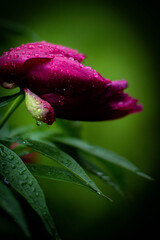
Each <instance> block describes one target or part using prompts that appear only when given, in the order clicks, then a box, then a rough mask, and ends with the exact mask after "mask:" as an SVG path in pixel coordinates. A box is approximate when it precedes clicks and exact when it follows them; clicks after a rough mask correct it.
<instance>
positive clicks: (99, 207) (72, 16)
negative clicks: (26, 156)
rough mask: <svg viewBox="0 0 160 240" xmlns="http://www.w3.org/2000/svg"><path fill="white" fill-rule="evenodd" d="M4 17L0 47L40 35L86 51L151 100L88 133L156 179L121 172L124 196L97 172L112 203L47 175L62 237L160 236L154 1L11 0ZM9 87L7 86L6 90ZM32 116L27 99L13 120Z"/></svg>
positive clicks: (3, 229)
mask: <svg viewBox="0 0 160 240" xmlns="http://www.w3.org/2000/svg"><path fill="white" fill-rule="evenodd" d="M0 18H1V20H0V30H1V35H0V51H1V53H2V52H3V51H5V50H8V49H9V48H10V47H16V46H18V45H20V44H22V43H27V42H33V41H39V40H40V41H41V40H45V41H47V42H51V43H55V44H61V45H64V46H68V47H71V48H74V49H77V50H78V51H80V52H82V53H85V54H86V55H87V59H86V60H85V62H84V63H85V65H88V66H91V67H92V68H93V69H96V70H97V71H98V72H100V73H101V74H102V76H104V77H106V78H109V79H110V80H121V79H126V80H127V81H128V83H129V89H127V92H129V93H130V94H131V95H132V96H133V97H135V98H138V99H139V100H140V102H141V103H142V104H143V105H144V111H143V112H142V113H140V114H135V115H131V116H127V117H125V118H123V119H120V120H115V121H108V122H95V123H92V122H87V123H86V122H84V123H83V130H82V135H83V138H84V139H85V140H87V141H89V142H90V143H94V144H97V145H99V146H102V147H105V148H108V149H110V150H113V151H115V152H117V153H119V154H121V155H122V156H125V157H126V158H128V159H129V160H130V161H131V162H133V163H135V164H136V165H137V166H138V167H139V168H140V169H141V170H142V171H143V172H146V173H147V174H149V175H151V176H152V177H154V178H155V179H156V182H149V181H147V180H145V179H142V178H141V177H138V176H136V175H133V174H132V173H129V172H127V171H121V172H120V174H121V175H122V180H123V181H122V187H123V190H124V192H125V194H126V199H122V198H121V197H120V196H119V195H118V194H117V193H116V192H114V191H113V190H112V189H111V188H109V187H108V186H107V185H106V184H104V183H102V182H101V181H100V180H98V179H97V178H95V177H93V176H91V177H93V179H94V180H95V181H96V183H97V184H98V185H99V186H100V188H101V189H102V190H103V191H104V192H105V193H106V194H107V195H108V196H110V197H112V198H113V199H114V203H113V204H111V203H109V202H107V201H106V200H104V199H101V198H100V197H98V196H97V195H96V194H93V193H90V192H88V191H87V190H84V189H82V188H80V187H77V186H74V185H71V184H67V183H59V182H53V181H49V180H40V181H39V182H40V185H41V186H42V188H43V190H44V192H45V194H46V200H47V204H48V207H49V209H50V211H51V213H52V215H53V217H54V220H55V222H56V225H57V228H58V230H59V233H60V235H61V236H62V239H64V240H65V239H66V240H81V239H83V240H86V239H110V240H111V239H118V238H119V237H121V238H123V239H135V238H136V237H137V236H138V235H139V234H143V235H142V236H144V237H145V236H150V237H152V239H154V236H155V237H156V234H157V233H158V229H157V228H156V223H157V218H158V215H159V212H160V211H159V203H158V201H159V169H160V164H159V154H158V147H159V142H158V141H159V131H158V128H159V121H158V120H159V82H158V80H159V70H158V67H159V66H158V58H159V32H158V27H159V17H158V9H157V7H156V4H155V3H154V1H153V2H152V3H151V2H150V3H149V2H146V1H145V2H144V1H141V2H137V3H136V2H135V1H129V2H128V1H124V0H122V1H118V0H117V1H116V0H114V1H101V0H99V1H63V0H61V1H59V2H58V1H48V0H46V1H26V0H23V1H5V2H3V3H1V15H0ZM10 93H11V92H10V91H6V90H3V89H2V88H0V95H1V96H3V95H5V94H10ZM31 123H33V124H35V122H34V120H33V119H32V117H31V116H30V115H29V114H28V112H27V110H26V108H25V106H24V105H23V106H21V107H20V108H19V109H18V110H17V111H16V112H15V113H14V114H13V116H12V117H11V119H10V124H11V125H12V126H13V127H14V126H20V125H24V124H31ZM52 127H54V126H52ZM19 198H20V197H19ZM20 200H21V202H22V205H23V206H24V209H25V214H26V217H27V219H28V221H29V225H30V228H31V231H32V233H33V239H35V237H37V233H40V234H41V236H42V237H45V238H46V239H49V236H48V235H47V233H46V232H45V230H44V228H43V225H42V223H41V221H40V220H39V218H38V217H37V216H36V214H35V213H34V212H33V211H32V210H31V209H30V207H29V206H28V205H27V203H26V202H25V201H23V199H21V198H20ZM0 214H1V215H0V236H2V237H8V238H9V239H15V237H16V239H22V238H24V237H23V233H22V232H21V230H20V229H19V228H18V226H17V225H16V224H14V223H13V222H12V220H11V219H10V218H9V217H8V216H7V215H6V214H5V213H4V212H3V211H2V210H1V211H0ZM8 229H9V230H8ZM8 238H7V239H8Z"/></svg>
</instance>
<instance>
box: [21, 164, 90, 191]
mask: <svg viewBox="0 0 160 240" xmlns="http://www.w3.org/2000/svg"><path fill="white" fill-rule="evenodd" d="M26 166H27V168H28V169H29V171H30V172H31V173H32V174H33V175H34V176H37V177H41V178H47V179H51V180H56V181H63V182H69V183H74V184H77V185H80V186H82V187H85V188H87V189H88V190H90V191H93V189H92V188H91V187H89V186H88V185H87V184H86V182H85V181H83V180H81V179H80V178H78V177H76V176H75V175H74V174H73V173H71V172H69V171H68V170H66V169H63V168H59V167H53V166H47V165H41V164H30V163H27V164H26ZM94 192H95V191H94Z"/></svg>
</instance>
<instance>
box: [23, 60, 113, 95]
mask: <svg viewBox="0 0 160 240" xmlns="http://www.w3.org/2000/svg"><path fill="white" fill-rule="evenodd" d="M110 83H111V81H109V80H107V79H105V78H103V77H102V76H101V75H100V74H99V73H98V72H96V71H95V70H93V69H91V68H90V67H85V66H84V65H82V64H81V63H79V62H77V61H73V60H71V59H68V58H66V57H58V56H56V57H55V58H54V59H52V60H50V61H49V62H46V63H44V64H43V63H42V64H37V65H35V66H34V65H33V66H32V68H31V69H30V70H29V71H28V74H27V83H26V84H27V87H29V88H30V89H32V90H33V91H34V92H36V93H49V92H51V91H53V92H56V91H58V92H61V93H63V92H65V93H67V94H78V93H81V94H82V93H83V92H85V91H87V90H88V89H92V88H101V90H102V88H104V89H105V88H106V86H108V85H109V84H110Z"/></svg>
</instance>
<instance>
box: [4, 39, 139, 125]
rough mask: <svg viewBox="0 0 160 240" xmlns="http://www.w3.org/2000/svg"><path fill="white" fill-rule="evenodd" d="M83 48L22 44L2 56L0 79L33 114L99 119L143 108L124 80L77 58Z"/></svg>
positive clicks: (50, 117) (50, 120) (47, 117)
mask: <svg viewBox="0 0 160 240" xmlns="http://www.w3.org/2000/svg"><path fill="white" fill-rule="evenodd" d="M84 58H85V55H84V54H81V53H78V52H77V51H76V50H72V49H70V48H67V47H63V46H59V45H54V44H50V43H46V42H44V41H43V42H35V43H27V44H25V45H24V44H22V45H21V46H20V47H16V48H14V49H10V51H8V52H5V53H4V54H3V55H2V56H1V57H0V84H1V86H2V87H5V88H9V89H10V88H13V87H15V86H19V87H20V88H21V89H24V91H25V94H26V106H27V108H28V110H29V112H30V113H31V114H32V116H33V117H34V118H36V119H37V120H40V121H43V122H46V123H47V124H52V123H53V122H54V121H55V118H56V117H57V118H64V119H69V120H81V121H102V120H112V119H117V118H121V117H123V116H126V115H128V114H131V113H136V112H140V111H142V105H138V104H137V102H138V100H137V99H133V98H132V97H130V96H129V95H128V94H127V93H124V89H125V88H127V87H128V84H127V82H126V81H125V80H122V81H110V80H109V79H106V78H104V77H102V76H101V75H100V74H99V73H98V72H97V71H96V70H93V69H92V68H91V67H88V66H84V65H83V64H82V63H81V62H82V61H83V59H84Z"/></svg>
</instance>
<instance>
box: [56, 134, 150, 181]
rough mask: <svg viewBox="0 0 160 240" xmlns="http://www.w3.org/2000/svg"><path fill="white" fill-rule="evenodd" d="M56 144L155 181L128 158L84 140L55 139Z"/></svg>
mask: <svg viewBox="0 0 160 240" xmlns="http://www.w3.org/2000/svg"><path fill="white" fill-rule="evenodd" d="M53 141H54V142H58V143H62V144H66V145H68V146H72V147H75V148H78V149H80V150H82V151H85V152H87V153H89V154H91V155H94V156H96V157H98V158H99V159H100V160H101V161H103V162H104V163H105V164H107V162H108V163H112V164H114V165H116V166H119V167H123V168H125V169H127V170H129V171H131V172H133V173H136V174H137V175H139V176H142V177H144V178H147V179H149V180H153V179H152V178H151V177H150V176H148V175H147V174H145V173H143V172H141V171H140V169H139V168H138V167H136V166H135V165H134V164H133V163H131V162H129V161H128V160H127V159H126V158H124V157H122V156H120V155H118V154H116V153H114V152H112V151H110V150H107V149H104V148H101V147H98V146H95V145H91V144H88V143H87V142H84V141H82V140H79V139H77V138H71V137H53Z"/></svg>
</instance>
